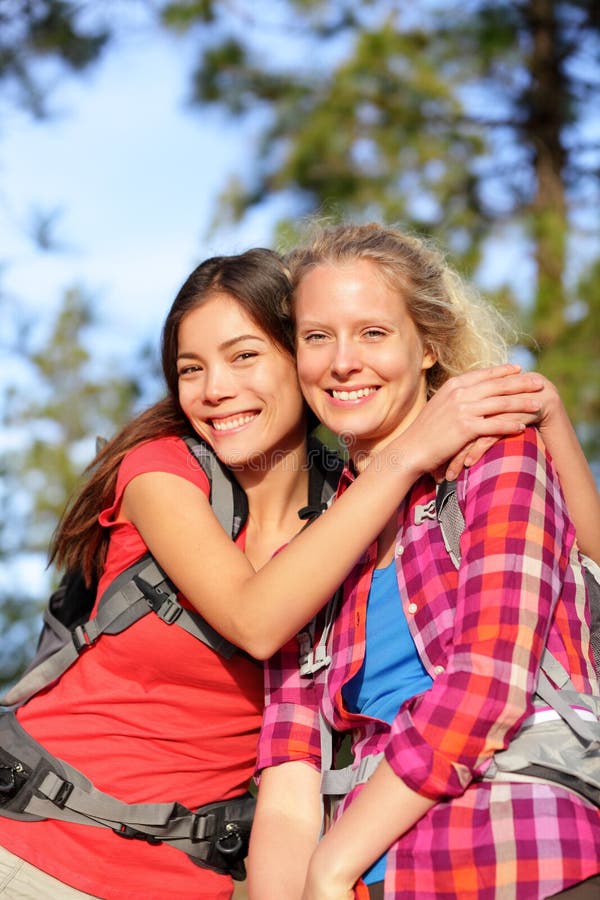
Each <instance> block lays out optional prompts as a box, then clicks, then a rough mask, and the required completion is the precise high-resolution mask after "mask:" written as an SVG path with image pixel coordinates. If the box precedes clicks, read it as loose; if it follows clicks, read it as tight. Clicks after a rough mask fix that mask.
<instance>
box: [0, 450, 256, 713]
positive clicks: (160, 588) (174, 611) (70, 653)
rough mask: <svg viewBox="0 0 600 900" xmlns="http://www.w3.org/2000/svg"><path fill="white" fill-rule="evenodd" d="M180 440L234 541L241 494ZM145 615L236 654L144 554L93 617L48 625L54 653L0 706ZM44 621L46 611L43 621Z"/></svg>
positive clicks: (207, 453) (207, 456)
mask: <svg viewBox="0 0 600 900" xmlns="http://www.w3.org/2000/svg"><path fill="white" fill-rule="evenodd" d="M184 440H185V443H186V445H187V447H188V449H189V450H190V453H192V454H193V456H194V458H195V459H196V460H197V461H198V463H199V464H200V465H201V466H202V468H203V469H204V472H205V473H206V476H207V478H208V481H209V483H210V486H211V494H210V501H211V506H212V508H213V509H214V511H215V515H216V516H217V518H218V519H219V522H220V523H221V525H222V526H223V528H224V529H225V531H226V532H227V533H228V534H230V535H231V537H232V538H233V539H234V540H235V538H236V537H237V535H238V534H239V533H240V531H241V529H242V527H243V525H244V523H245V521H246V518H247V510H248V504H247V500H246V495H245V494H244V492H243V490H242V488H241V487H240V486H239V484H238V483H237V482H236V481H235V479H234V478H233V477H232V476H231V475H230V474H229V473H228V472H227V470H226V469H225V468H224V466H223V465H222V464H221V463H220V461H219V460H218V459H217V457H216V455H215V454H214V452H213V451H212V450H211V449H210V448H209V446H208V445H207V444H205V443H204V442H201V441H200V440H198V439H197V438H194V437H191V436H190V437H186V438H184ZM149 612H154V613H155V614H156V615H158V616H159V618H161V619H162V620H163V622H165V623H166V624H168V625H172V624H177V626H178V627H179V628H183V629H184V630H185V631H187V632H188V633H189V634H191V635H193V637H195V638H197V639H198V640H200V641H202V642H203V643H204V644H206V645H207V646H208V647H210V648H211V649H213V650H214V651H215V652H216V653H219V654H220V655H221V656H223V657H225V658H226V659H229V658H230V657H231V656H233V654H234V653H235V652H236V649H237V648H236V647H235V646H234V645H233V644H231V643H230V642H229V641H227V640H226V639H225V638H223V637H222V636H221V635H220V634H219V633H218V632H217V631H215V629H214V628H212V627H211V626H210V625H209V624H208V622H206V621H205V619H204V618H203V617H202V616H201V615H200V614H199V613H197V612H195V611H194V610H189V609H186V608H185V607H183V606H181V604H180V603H179V601H178V600H177V589H176V588H175V586H174V585H173V584H172V582H171V581H170V580H169V579H168V577H167V576H166V574H165V573H164V571H163V570H162V569H161V568H160V566H159V565H158V563H157V562H156V561H155V560H154V558H153V557H152V555H151V554H150V553H146V554H145V555H144V556H143V557H142V558H141V559H140V560H138V561H137V562H135V563H133V565H131V566H129V567H128V568H127V569H125V570H124V571H123V572H121V574H120V575H118V576H117V578H115V579H114V581H112V582H111V584H109V586H108V587H107V588H106V590H105V591H104V593H103V595H102V597H101V598H100V601H99V603H98V609H97V612H96V615H95V616H94V617H93V618H91V619H87V620H86V621H83V622H78V623H77V624H76V626H75V627H74V628H72V629H66V628H64V627H63V626H62V625H61V623H60V622H59V621H58V620H56V619H55V621H50V622H48V627H49V628H50V629H51V630H52V631H53V632H54V633H55V635H56V636H58V638H59V640H57V641H56V649H54V652H52V653H50V654H45V653H44V654H39V655H38V656H36V658H35V659H34V660H33V662H32V663H31V664H30V666H29V667H28V669H27V671H26V673H25V674H24V675H23V676H22V678H21V679H20V680H19V681H18V682H17V683H16V684H15V685H14V686H13V687H12V688H10V689H9V690H8V691H7V692H6V694H5V695H4V696H3V697H0V703H1V704H2V705H4V706H15V705H17V704H20V703H24V702H25V701H26V700H29V699H30V697H33V695H34V694H36V693H38V691H40V690H42V689H43V688H44V687H47V686H48V685H49V684H51V683H52V682H53V681H55V680H56V679H57V678H59V677H60V676H61V675H62V674H63V672H65V671H66V670H67V669H68V668H69V667H70V666H71V665H72V664H73V663H74V662H75V661H76V659H77V658H78V657H79V655H80V654H81V653H82V652H83V651H84V650H85V649H86V648H88V647H90V646H91V645H92V644H94V643H95V642H96V641H97V640H98V638H99V637H100V636H101V635H103V634H119V633H120V632H121V631H124V630H125V628H128V627H129V626H130V625H132V624H133V623H134V622H136V621H137V620H138V619H140V618H142V617H143V616H145V615H147V614H148V613H149ZM49 616H51V614H50V613H49V612H48V611H47V615H46V618H48V617H49ZM51 618H54V617H51Z"/></svg>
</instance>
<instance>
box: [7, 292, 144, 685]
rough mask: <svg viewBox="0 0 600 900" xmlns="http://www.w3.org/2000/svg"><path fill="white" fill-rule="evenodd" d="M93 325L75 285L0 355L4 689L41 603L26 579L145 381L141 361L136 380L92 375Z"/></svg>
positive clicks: (111, 363) (117, 369)
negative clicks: (0, 361) (101, 441)
mask: <svg viewBox="0 0 600 900" xmlns="http://www.w3.org/2000/svg"><path fill="white" fill-rule="evenodd" d="M5 305H6V304H5ZM13 316H15V317H16V316H17V313H16V312H15V311H14V310H13ZM97 324H98V323H97V322H96V319H95V316H94V314H93V311H92V305H91V301H90V299H89V298H88V297H86V296H85V295H84V294H83V292H82V291H81V290H79V289H76V288H73V289H71V290H69V291H67V292H66V293H65V296H64V300H63V305H62V308H61V309H60V310H59V312H58V313H57V315H56V317H55V319H54V321H53V322H52V323H51V327H50V330H49V332H48V333H47V334H46V335H43V336H40V335H39V334H38V333H37V330H36V328H35V323H33V322H23V321H22V320H21V321H20V322H19V324H18V327H16V328H15V329H14V340H13V342H11V344H10V345H9V346H7V347H5V348H3V349H4V350H5V351H6V357H7V359H8V358H10V359H11V362H12V366H11V367H10V369H9V370H8V371H11V370H13V369H14V371H15V372H16V373H17V375H16V376H15V377H14V378H12V379H10V378H9V376H8V374H7V381H6V383H5V384H3V393H2V399H3V409H2V429H3V433H4V434H5V436H6V446H7V448H8V449H7V450H6V452H5V453H4V454H3V456H2V460H1V462H0V469H1V474H2V490H1V491H0V505H1V509H2V517H1V525H0V559H4V561H5V562H6V567H5V568H6V573H7V575H6V577H5V578H4V579H3V580H1V581H0V628H1V629H2V634H3V642H2V643H3V647H10V652H8V650H6V653H5V655H3V654H2V653H0V682H4V683H6V682H9V681H10V680H11V679H12V678H13V677H14V675H15V673H17V672H18V671H20V670H21V668H22V665H23V662H24V660H25V659H26V658H27V657H28V656H29V655H30V654H31V651H32V648H33V640H34V638H35V635H36V633H37V631H38V629H39V620H38V617H37V615H34V614H35V613H38V614H39V609H40V607H41V604H42V603H43V602H45V599H46V598H45V596H39V595H37V596H36V592H35V589H34V590H33V591H32V590H31V589H30V588H29V585H28V581H27V579H26V578H25V579H24V578H23V573H25V572H27V570H28V568H29V567H30V566H33V568H34V569H37V570H38V571H39V569H40V566H41V565H43V560H44V558H45V557H46V553H47V547H48V543H49V540H50V537H51V535H52V532H53V531H54V528H55V527H56V524H57V522H58V519H59V517H60V515H61V513H62V511H63V509H64V508H65V506H66V503H67V500H68V498H69V496H70V495H71V494H72V492H73V490H74V489H75V487H76V486H77V484H78V483H79V481H80V478H81V474H82V471H83V469H84V468H85V467H86V466H87V465H88V464H89V463H90V462H91V461H92V459H93V456H94V452H95V449H94V448H95V439H96V436H98V435H101V436H111V435H112V434H113V433H114V432H115V431H116V430H117V428H118V427H119V426H120V425H122V424H123V423H124V422H125V421H126V420H127V419H128V418H130V417H131V415H132V414H133V412H134V411H135V408H136V406H137V405H138V404H139V401H140V397H141V384H143V383H144V381H145V380H146V374H147V373H146V372H145V369H146V366H144V365H143V357H142V365H140V356H141V354H138V355H136V363H137V371H136V377H135V378H132V377H131V376H129V375H128V374H127V373H126V371H125V368H124V366H123V365H121V364H120V363H119V362H118V360H114V359H107V360H105V361H104V365H103V367H102V369H101V370H99V369H98V366H97V363H95V361H94V359H93V358H92V356H91V354H90V350H89V347H90V344H91V335H92V334H93V331H94V328H95V327H96V326H97ZM107 371H108V372H110V373H111V374H110V375H109V376H107V374H106V373H107ZM47 589H49V585H47V587H46V590H47ZM9 638H10V641H9ZM7 641H9V643H8V644H7Z"/></svg>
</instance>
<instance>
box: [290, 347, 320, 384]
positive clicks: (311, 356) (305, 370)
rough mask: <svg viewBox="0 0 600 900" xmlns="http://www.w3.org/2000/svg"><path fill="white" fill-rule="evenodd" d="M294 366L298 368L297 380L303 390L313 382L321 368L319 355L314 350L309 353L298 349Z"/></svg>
mask: <svg viewBox="0 0 600 900" xmlns="http://www.w3.org/2000/svg"><path fill="white" fill-rule="evenodd" d="M296 367H297V370H298V381H299V382H300V387H301V389H302V391H303V392H304V391H305V390H306V389H307V388H309V387H310V386H311V385H313V384H315V382H316V381H317V379H318V378H319V376H320V374H321V372H322V370H323V365H322V362H321V360H320V359H319V357H318V356H317V355H316V354H315V353H314V352H313V353H309V352H307V351H306V350H302V349H299V350H298V353H297V356H296Z"/></svg>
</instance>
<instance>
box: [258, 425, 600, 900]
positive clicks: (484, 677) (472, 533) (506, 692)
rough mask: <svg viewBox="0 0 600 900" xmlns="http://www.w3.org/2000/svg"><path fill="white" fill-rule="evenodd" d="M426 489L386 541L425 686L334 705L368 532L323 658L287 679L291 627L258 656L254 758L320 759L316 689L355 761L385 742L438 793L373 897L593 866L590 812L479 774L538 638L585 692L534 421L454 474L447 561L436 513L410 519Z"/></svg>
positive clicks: (350, 666)
mask: <svg viewBox="0 0 600 900" xmlns="http://www.w3.org/2000/svg"><path fill="white" fill-rule="evenodd" d="M350 479H351V476H350V475H348V474H347V475H346V476H345V477H344V479H343V484H342V485H341V486H340V490H344V488H345V487H346V486H347V484H348V482H349V480H350ZM467 488H468V490H467ZM434 496H435V485H434V483H433V481H432V479H430V478H422V479H421V480H420V481H418V482H417V484H416V485H415V486H414V487H413V489H412V490H411V492H410V494H409V495H408V496H407V498H406V499H405V501H404V502H403V503H402V504H401V505H400V507H399V509H398V531H397V542H396V548H395V557H396V572H397V577H398V585H399V588H400V596H401V598H402V603H403V607H404V613H405V615H406V618H407V621H408V623H409V627H410V630H411V633H412V636H413V639H414V641H415V645H416V648H417V651H418V653H419V655H420V657H421V659H422V661H423V664H424V666H425V668H426V669H427V671H428V673H429V674H430V675H431V677H432V678H433V686H432V688H431V689H430V690H428V691H426V692H425V693H423V694H420V695H418V696H416V697H413V698H412V699H411V700H409V701H407V702H406V703H404V704H403V705H402V707H401V709H400V710H399V712H398V715H397V716H396V718H395V720H394V722H393V724H392V726H391V727H390V726H389V725H388V724H386V723H385V722H382V721H380V720H378V719H372V718H370V717H366V716H361V715H357V714H352V713H350V712H348V711H347V710H346V709H345V707H344V703H343V699H342V687H343V685H344V684H346V683H347V682H348V681H349V680H350V679H351V678H352V677H353V675H354V674H355V673H356V672H357V671H358V670H359V668H360V666H361V665H362V662H363V659H364V654H365V620H366V605H367V597H368V593H369V587H370V583H371V575H372V571H373V568H374V562H375V554H376V547H375V546H373V547H371V548H370V549H369V550H368V551H367V553H365V555H364V557H363V558H362V559H361V560H360V561H359V563H358V564H357V565H356V567H355V569H354V571H353V572H352V573H351V575H350V577H349V578H348V579H347V582H346V584H345V590H344V602H343V605H342V608H341V610H340V612H339V614H338V617H337V621H336V623H335V626H334V630H333V635H332V639H331V641H330V647H331V655H332V663H331V666H330V669H329V671H328V673H327V674H326V675H325V674H324V673H321V674H319V675H318V676H317V677H316V678H314V679H310V678H308V679H307V678H301V677H300V675H299V671H298V644H297V641H295V640H294V641H291V642H290V643H289V644H288V645H287V646H286V647H284V648H283V649H282V650H281V651H280V653H278V654H277V655H276V656H275V657H273V659H272V660H271V661H270V662H269V664H268V665H267V667H266V703H267V705H266V710H265V715H264V720H263V728H262V732H261V738H260V742H259V751H258V769H259V770H260V769H264V768H266V767H268V766H273V765H280V764H281V763H285V762H287V761H290V760H304V761H306V762H308V763H309V764H311V765H313V766H315V767H317V768H319V769H320V756H321V753H320V739H319V726H318V714H317V710H318V706H319V704H321V707H322V709H323V712H324V714H325V716H326V718H327V719H328V720H329V722H330V723H331V724H332V726H333V728H334V729H335V730H336V731H338V732H340V733H341V734H342V735H343V734H344V733H347V732H351V735H352V749H353V753H354V758H355V761H356V762H357V763H358V762H359V761H360V760H361V759H362V758H363V757H364V756H365V755H367V754H372V753H378V752H380V751H383V752H385V755H386V758H387V760H388V762H389V763H390V765H391V766H392V768H393V769H394V771H395V772H396V773H397V774H398V776H399V777H400V778H402V780H403V781H404V782H406V784H407V785H408V786H409V787H411V788H412V789H413V790H415V791H418V792H419V793H421V794H424V795H425V796H427V797H430V798H434V799H435V800H437V801H438V802H437V803H436V805H435V806H434V807H433V808H432V809H431V810H430V811H429V812H428V813H427V814H426V815H425V816H424V817H423V818H422V819H421V820H420V821H419V822H418V823H417V824H416V825H415V826H414V827H413V828H412V829H410V831H408V832H407V833H406V834H404V835H402V836H401V837H400V838H399V839H398V840H397V841H396V842H395V843H394V844H393V845H392V847H391V848H390V852H389V853H388V858H387V859H388V861H387V870H386V878H385V896H386V898H392V897H402V898H418V900H429V898H437V900H439V898H444V900H451V898H457V900H475V898H477V900H525V898H527V900H531V898H542V897H548V896H550V895H551V894H554V893H556V892H558V891H560V890H563V889H565V888H567V887H569V886H570V885H573V884H575V883H577V882H578V881H581V880H583V879H585V878H588V877H590V876H591V875H595V874H597V873H598V872H600V811H599V810H598V809H597V808H596V807H594V806H592V804H590V803H588V802H586V801H584V800H582V799H580V798H579V797H578V796H577V795H575V794H573V793H571V792H569V791H567V790H564V789H562V788H560V787H558V786H554V785H552V784H549V783H548V784H547V783H535V784H534V783H524V782H521V783H519V782H511V783H506V782H504V783H499V782H490V781H481V780H479V776H480V775H481V773H482V772H484V771H485V768H486V766H487V765H488V764H489V761H490V758H491V756H492V754H493V753H494V752H495V751H496V750H500V749H503V748H505V747H506V746H507V744H508V743H509V741H510V738H511V736H512V735H514V733H515V732H516V731H517V730H518V728H519V726H520V724H521V723H522V722H523V721H524V719H525V718H526V717H527V716H528V715H529V714H530V713H531V711H532V693H533V688H534V682H535V677H536V672H537V668H538V664H539V660H540V657H541V654H542V652H543V649H544V645H545V643H546V640H547V644H548V647H549V649H550V650H551V651H552V652H553V653H554V654H555V656H557V657H558V658H559V659H560V661H561V662H562V663H563V665H564V666H565V667H566V668H567V670H568V671H569V672H570V673H571V678H572V680H573V682H574V684H575V687H576V688H577V689H578V690H583V691H585V692H587V693H592V692H595V693H596V692H597V691H598V686H597V682H596V679H595V676H594V673H593V668H592V663H591V660H590V651H589V616H587V612H586V609H585V606H586V604H585V588H584V584H583V578H582V574H581V567H580V565H579V561H578V554H577V549H576V546H575V545H574V530H573V526H572V524H571V523H570V520H569V519H568V517H567V516H566V513H565V506H564V500H563V498H562V494H561V491H560V486H559V484H558V480H557V478H556V475H555V473H554V471H553V469H552V467H551V466H550V465H549V464H548V460H547V457H546V454H545V452H544V448H543V445H542V444H541V441H540V439H539V437H538V434H537V431H536V430H535V429H527V430H526V432H525V433H524V435H522V436H518V437H513V438H510V439H505V440H502V441H499V442H498V443H497V444H496V445H495V446H494V447H493V448H492V449H491V450H490V451H489V452H488V453H487V454H486V455H485V457H484V458H483V459H482V460H480V462H479V463H478V464H477V465H475V466H473V467H472V468H471V469H469V470H465V471H464V472H463V474H462V475H461V476H460V478H459V479H458V485H457V497H458V500H459V504H460V506H461V509H462V511H463V514H464V517H465V522H466V529H465V532H464V534H463V536H462V539H461V553H462V560H461V565H460V569H459V571H458V572H457V571H456V569H455V568H454V565H453V563H452V561H451V560H450V558H449V555H448V553H447V551H446V549H445V547H444V544H443V540H442V536H441V531H440V528H439V525H438V523H437V522H436V521H435V520H431V519H424V520H423V521H422V523H421V524H417V522H416V521H415V511H416V510H417V508H418V507H420V506H422V505H424V504H427V503H428V502H429V501H431V500H433V498H434ZM416 518H417V519H418V518H420V517H419V516H417V517H416ZM586 617H587V618H586ZM358 790H360V787H358V788H356V789H355V790H354V791H353V792H352V793H351V794H350V795H349V796H348V797H347V798H346V800H345V802H344V804H343V805H342V806H341V808H340V812H341V811H343V809H344V808H345V807H346V805H347V804H348V803H350V802H351V801H352V798H353V796H355V794H356V791H358ZM376 826H377V821H376V815H375V816H374V820H373V827H376ZM361 884H362V883H361ZM359 893H360V895H361V896H362V890H360V891H359V890H358V889H357V896H358V895H359Z"/></svg>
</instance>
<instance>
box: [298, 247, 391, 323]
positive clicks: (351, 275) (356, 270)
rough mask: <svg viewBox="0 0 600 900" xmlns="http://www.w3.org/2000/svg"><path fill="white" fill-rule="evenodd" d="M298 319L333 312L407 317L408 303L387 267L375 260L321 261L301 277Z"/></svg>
mask: <svg viewBox="0 0 600 900" xmlns="http://www.w3.org/2000/svg"><path fill="white" fill-rule="evenodd" d="M294 312H295V316H296V320H297V321H299V320H300V319H303V318H306V317H314V316H315V315H316V316H325V315H331V314H335V313H337V314H342V313H345V314H350V313H352V314H355V315H361V316H364V315H367V316H369V315H371V314H375V313H377V314H380V315H385V316H386V317H392V318H395V317H397V316H400V317H404V316H405V315H406V313H407V306H406V302H405V299H404V297H403V294H402V292H401V290H400V289H398V288H394V287H393V286H392V284H391V282H390V279H389V278H388V277H386V275H385V273H384V270H383V269H382V268H381V267H380V266H379V265H378V263H376V262H375V261H373V260H369V259H356V260H345V261H340V262H327V263H320V264H319V265H317V266H315V267H314V268H312V269H310V270H309V271H308V272H307V273H306V274H305V275H304V276H303V277H302V279H301V281H300V283H299V285H298V287H297V288H296V292H295V302H294Z"/></svg>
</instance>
